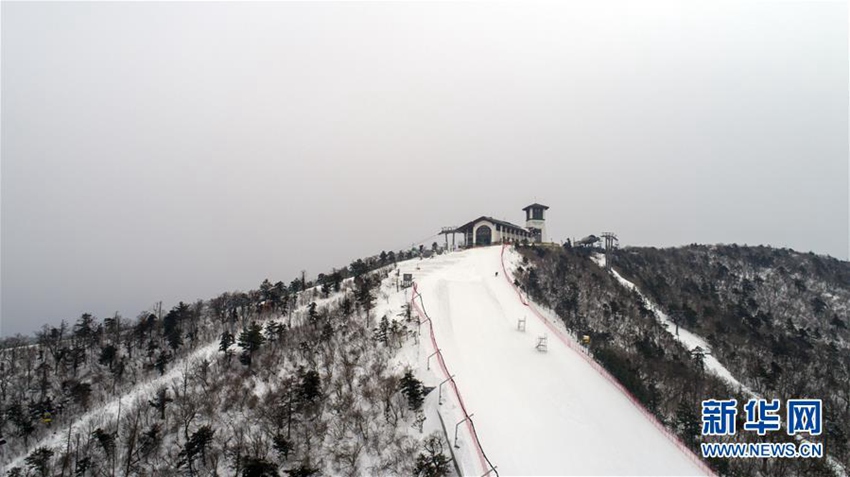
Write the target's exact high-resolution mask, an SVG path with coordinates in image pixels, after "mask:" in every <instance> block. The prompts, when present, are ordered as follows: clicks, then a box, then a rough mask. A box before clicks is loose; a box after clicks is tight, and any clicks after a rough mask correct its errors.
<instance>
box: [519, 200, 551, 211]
mask: <svg viewBox="0 0 850 477" xmlns="http://www.w3.org/2000/svg"><path fill="white" fill-rule="evenodd" d="M538 207H539V208H542V209H543V210H547V209H548V208H549V206H547V205H543V204H538V203H537V202H535V203H533V204H531V205H529V206H526V207H523V209H522V210H528V209H534V208H538Z"/></svg>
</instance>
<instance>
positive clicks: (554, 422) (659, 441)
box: [400, 246, 707, 476]
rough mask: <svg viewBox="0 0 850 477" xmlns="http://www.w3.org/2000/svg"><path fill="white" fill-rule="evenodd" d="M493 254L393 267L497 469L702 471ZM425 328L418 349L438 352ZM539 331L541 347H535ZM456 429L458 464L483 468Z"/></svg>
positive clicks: (493, 250) (480, 251) (506, 472)
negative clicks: (410, 285) (530, 303)
mask: <svg viewBox="0 0 850 477" xmlns="http://www.w3.org/2000/svg"><path fill="white" fill-rule="evenodd" d="M501 252H502V249H501V248H500V247H498V246H493V247H486V248H477V249H471V250H466V251H462V252H455V253H451V254H448V255H443V256H438V257H435V258H432V259H429V260H421V261H409V262H403V263H401V264H400V268H401V272H402V273H413V274H414V280H415V281H416V283H417V290H418V292H419V293H421V297H422V302H421V303H422V304H423V305H424V311H425V312H426V313H427V316H428V317H430V319H431V322H432V324H433V332H434V334H435V336H434V339H435V341H436V343H437V344H438V346H439V348H440V352H441V354H442V356H443V358H444V361H445V364H446V366H447V368H448V369H449V372H450V373H452V374H454V375H455V384H456V386H457V389H458V393H459V394H460V395H461V396H462V399H463V402H464V405H465V408H466V410H467V412H468V413H470V414H472V415H473V416H474V418H473V419H474V424H475V429H476V431H477V435H478V437H479V440H480V443H481V447H482V448H483V451H484V452H485V453H486V455H487V457H488V458H489V460H490V461H491V462H492V463H493V465H495V466H496V468H497V470H498V473H499V475H500V476H511V475H706V474H707V470H706V468H705V467H704V466H703V465H701V464H700V462H699V461H698V460H696V458H695V456H694V455H693V454H690V453H689V452H688V451H686V450H684V448H682V447H681V446H680V444H677V443H676V442H674V440H673V439H671V437H670V435H668V434H665V433H664V431H662V430H661V429H659V427H657V425H658V424H657V422H652V420H651V418H649V417H648V416H647V415H646V414H645V413H644V412H642V411H641V409H639V408H638V407H637V405H636V404H635V403H634V402H632V401H631V400H630V398H629V397H627V396H626V394H624V392H623V391H622V389H620V388H618V387H617V386H616V385H615V384H613V383H612V382H611V381H610V380H609V378H608V377H606V376H604V375H603V374H602V373H601V372H600V371H599V370H598V369H596V368H594V366H593V365H592V364H591V362H590V361H589V360H588V359H587V357H586V356H582V355H581V354H580V353H582V351H581V350H580V347H578V346H569V345H568V344H567V341H566V340H567V339H571V338H569V337H568V336H567V335H566V333H564V332H563V330H559V329H557V328H554V327H553V325H552V324H548V325H547V324H546V323H545V322H544V318H542V316H540V315H538V314H536V313H533V312H532V309H530V308H529V307H527V306H525V305H524V304H523V303H522V301H521V300H520V298H519V296H518V295H517V293H516V291H515V289H514V288H513V286H512V285H511V283H510V282H509V280H506V279H505V277H504V272H503V271H502V265H501V263H502V262H501ZM509 253H510V252H509ZM511 258H513V259H515V258H516V257H511ZM496 272H499V274H498V276H496ZM521 318H525V319H526V330H525V331H524V332H523V331H519V330H518V329H517V322H518V320H519V319H521ZM428 333H429V327H427V326H422V340H421V342H422V343H423V346H424V348H425V349H422V350H420V357H422V356H427V355H428V354H431V353H433V352H434V351H435V350H433V349H430V348H431V347H432V344H431V343H432V342H431V340H430V339H429V337H428V336H427V335H428ZM542 336H547V345H548V346H547V348H548V350H547V351H545V352H544V351H539V350H538V349H536V347H535V345H536V344H537V343H538V339H539V337H542ZM422 361H423V362H422V363H421V365H422V368H421V369H422V371H423V375H427V374H424V373H430V376H431V379H432V381H431V382H430V383H426V384H427V385H436V384H438V383H439V382H440V381H442V380H443V379H445V376H443V372H442V370H441V367H440V366H435V365H434V360H432V361H431V367H430V371H427V372H426V371H425V363H424V358H422ZM443 392H444V394H443V395H444V396H446V395H448V393H446V390H445V389H444V391H443ZM450 399H453V400H456V397H455V396H454V395H451V397H450ZM442 407H443V411H441V412H442V413H443V416H444V417H445V418H446V420H447V422H446V426H447V427H448V428H449V434H450V435H451V434H453V428H454V427H455V424H456V423H457V422H459V420H460V419H462V414H461V415H460V417H459V416H458V410H457V409H458V408H457V406H456V403H455V406H452V405H451V403H447V404H444V405H443V406H442ZM450 409H453V412H451V413H448V412H447V411H449V410H450ZM452 419H454V421H453V422H450V421H451V420H452ZM463 429H464V428H463V427H461V432H462V433H461V442H460V447H461V448H460V449H458V450H456V454H457V455H458V456H459V457H458V459H459V460H460V461H461V462H460V464H461V468H462V470H463V473H464V474H467V473H469V474H477V475H482V474H484V473H485V472H487V471H488V470H489V469H487V468H483V467H484V466H483V462H482V461H481V460H480V459H477V458H474V457H473V456H475V454H476V453H475V451H472V450H471V448H473V447H474V445H475V444H474V442H471V441H472V438H471V435H470V433H469V432H468V431H467V432H464V431H463Z"/></svg>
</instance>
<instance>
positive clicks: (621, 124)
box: [0, 1, 848, 336]
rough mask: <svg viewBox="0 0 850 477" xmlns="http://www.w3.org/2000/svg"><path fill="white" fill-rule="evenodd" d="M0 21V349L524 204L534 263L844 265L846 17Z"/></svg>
mask: <svg viewBox="0 0 850 477" xmlns="http://www.w3.org/2000/svg"><path fill="white" fill-rule="evenodd" d="M0 8H1V9H2V11H0V15H2V57H1V58H0V61H1V62H2V78H0V80H2V138H1V139H2V150H0V155H1V156H2V157H1V158H2V170H1V171H0V174H2V184H0V187H2V189H0V190H2V195H0V199H2V254H1V255H0V259H2V306H1V307H0V310H2V327H1V328H0V333H2V335H3V336H7V335H10V334H14V333H17V332H22V333H29V332H32V331H34V330H36V329H38V328H39V327H40V326H41V324H43V323H58V322H59V320H61V319H63V318H64V319H66V320H68V321H74V320H75V319H76V318H77V317H78V316H79V315H80V314H81V313H83V312H86V311H89V312H93V313H95V314H96V315H98V316H99V317H100V318H103V317H104V316H107V315H111V314H112V313H114V312H115V311H119V312H120V313H121V314H122V315H124V316H127V317H135V316H136V315H137V314H138V313H139V312H141V311H142V310H144V309H147V308H149V307H150V306H151V305H152V304H153V303H154V302H156V301H157V300H163V301H164V305H165V306H166V307H170V306H172V305H174V304H175V303H176V302H177V301H178V300H187V301H188V300H194V299H197V298H210V297H213V296H215V295H217V294H219V293H221V292H223V291H229V290H237V289H241V290H247V289H251V288H256V287H257V286H258V285H259V283H260V282H261V281H262V280H263V279H264V278H266V277H268V278H270V279H271V280H272V281H276V280H284V281H286V282H289V281H290V280H291V279H292V278H294V277H295V276H296V275H297V274H298V273H299V271H300V270H302V269H306V270H307V271H308V274H310V275H312V276H315V274H316V273H318V272H322V271H326V270H328V269H330V268H331V267H332V266H342V265H345V264H347V263H349V262H350V261H351V260H352V259H354V258H356V257H361V256H367V255H372V254H374V253H377V252H380V251H381V250H383V249H387V250H389V249H394V250H398V249H400V248H403V247H409V246H410V245H411V243H412V242H414V241H417V240H420V239H423V238H425V237H428V236H429V235H432V234H434V233H435V232H436V231H438V230H439V228H440V227H441V226H444V225H451V224H462V223H463V222H466V221H468V220H471V219H473V218H475V217H477V216H479V215H492V216H494V217H497V218H503V219H507V220H509V221H513V222H515V223H519V224H522V223H523V219H524V216H523V214H522V212H521V211H520V209H521V208H522V207H523V206H525V205H527V204H529V203H531V202H533V201H539V202H543V203H545V204H547V205H549V206H551V209H550V210H549V215H548V217H547V219H548V220H547V223H548V229H549V233H550V235H551V236H552V237H553V238H555V239H558V240H563V239H566V238H567V237H581V236H584V235H587V234H590V233H599V232H600V231H603V230H612V231H615V232H618V233H619V235H620V238H621V242H622V244H624V245H655V246H671V245H681V244H688V243H692V242H699V243H717V242H723V243H731V242H737V243H741V244H743V243H747V244H770V245H774V246H780V247H791V248H794V249H798V250H802V251H809V250H813V251H815V252H817V253H823V254H830V255H833V256H836V257H839V258H842V259H847V255H848V122H847V115H848V47H847V44H848V40H847V35H848V31H847V30H848V27H847V13H848V12H847V3H846V2H802V3H800V2H772V3H771V2H755V1H734V2H717V1H702V2H700V1H680V2H643V1H642V2H612V1H588V2H569V3H561V2H559V3H528V2H522V3H520V2H516V3H500V4H493V3H487V4H485V3H460V4H457V3H173V4H172V3H158V2H157V3H14V2H3V3H2V7H0ZM431 240H433V239H430V240H429V241H428V243H430V241H431Z"/></svg>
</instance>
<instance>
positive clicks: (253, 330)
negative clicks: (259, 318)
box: [239, 322, 266, 354]
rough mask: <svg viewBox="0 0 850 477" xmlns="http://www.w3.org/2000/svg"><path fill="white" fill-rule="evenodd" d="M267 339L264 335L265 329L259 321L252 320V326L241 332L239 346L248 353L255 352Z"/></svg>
mask: <svg viewBox="0 0 850 477" xmlns="http://www.w3.org/2000/svg"><path fill="white" fill-rule="evenodd" d="M265 341H266V339H265V338H264V337H263V329H262V327H260V325H259V324H257V322H252V323H251V326H249V327H248V328H245V329H244V330H242V333H240V334H239V347H240V348H242V349H243V350H244V351H245V352H246V353H248V354H253V353H254V352H255V351H257V350H258V349H260V346H262V344H263V343H264V342H265Z"/></svg>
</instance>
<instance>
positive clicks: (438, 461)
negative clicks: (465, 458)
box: [413, 434, 451, 477]
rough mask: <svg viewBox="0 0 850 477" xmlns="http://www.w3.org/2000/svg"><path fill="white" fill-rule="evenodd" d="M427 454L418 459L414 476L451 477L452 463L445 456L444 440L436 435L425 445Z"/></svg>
mask: <svg viewBox="0 0 850 477" xmlns="http://www.w3.org/2000/svg"><path fill="white" fill-rule="evenodd" d="M424 447H425V452H424V453H422V452H420V453H419V455H418V456H417V457H416V465H415V466H414V468H413V474H414V475H416V476H417V477H444V476H447V475H449V473H450V470H451V467H450V466H449V464H450V463H451V461H450V460H449V458H448V457H446V456H445V455H444V454H443V440H442V439H441V438H440V436H438V435H436V434H434V435H431V436H429V437H428V438H427V439H426V440H425V443H424Z"/></svg>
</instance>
